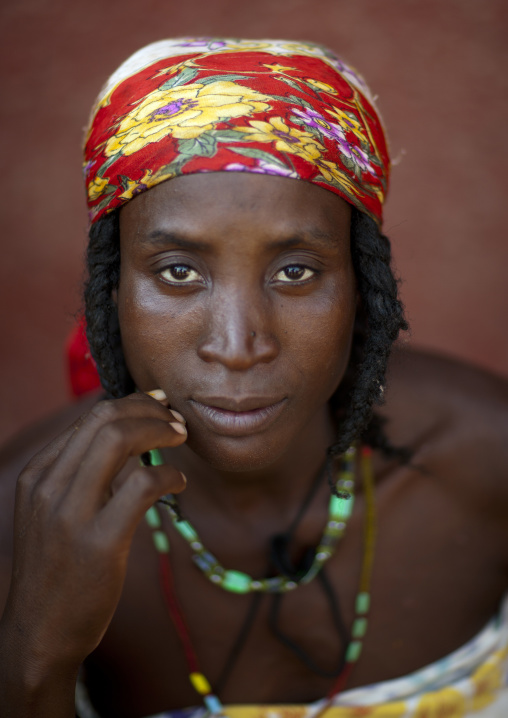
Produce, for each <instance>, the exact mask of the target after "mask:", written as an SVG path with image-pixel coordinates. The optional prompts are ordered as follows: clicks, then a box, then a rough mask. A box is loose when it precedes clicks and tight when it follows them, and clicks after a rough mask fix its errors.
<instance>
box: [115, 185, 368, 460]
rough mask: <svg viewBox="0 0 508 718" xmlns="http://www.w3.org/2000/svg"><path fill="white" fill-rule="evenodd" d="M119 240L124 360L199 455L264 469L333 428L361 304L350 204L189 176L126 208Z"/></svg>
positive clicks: (327, 195) (301, 191) (306, 192)
mask: <svg viewBox="0 0 508 718" xmlns="http://www.w3.org/2000/svg"><path fill="white" fill-rule="evenodd" d="M120 240H121V276H120V284H119V288H118V294H117V302H118V312H119V319H120V327H121V333H122V343H123V348H124V353H125V358H126V361H127V366H128V368H129V370H130V373H131V375H132V377H133V379H134V381H135V383H136V386H137V387H138V388H139V389H141V390H143V391H148V390H151V389H156V388H161V389H163V390H164V392H165V393H166V395H167V396H168V399H169V401H170V404H171V406H172V407H173V408H174V409H177V410H178V411H179V412H181V413H182V414H183V415H184V417H185V418H186V420H187V425H188V430H189V439H188V445H189V446H190V448H191V449H193V450H194V451H195V452H196V453H197V454H198V455H199V456H201V457H202V459H204V460H205V461H207V462H208V463H210V464H211V465H213V466H215V467H216V468H222V469H225V470H232V469H234V470H240V471H242V470H243V471H246V470H249V469H262V468H264V467H267V466H269V465H271V464H272V463H274V462H275V461H276V460H278V459H280V458H281V457H283V456H284V454H285V453H286V452H289V451H292V450H293V449H294V448H295V447H297V446H301V444H302V442H306V441H307V442H308V441H309V440H312V436H313V431H312V427H313V426H316V425H318V424H319V425H320V426H322V424H323V421H326V422H328V423H329V419H328V411H327V402H328V400H329V398H330V396H331V395H332V394H333V392H334V391H335V389H336V388H337V386H338V384H339V383H340V381H341V379H342V377H343V374H344V372H345V369H346V366H347V363H348V359H349V352H350V345H351V336H352V329H353V322H354V317H355V308H356V285H355V277H354V272H353V267H352V262H351V255H350V242H349V240H350V207H349V205H348V204H347V203H346V202H345V201H343V200H342V199H341V198H340V197H338V196H336V195H334V194H333V193H332V192H329V191H327V190H324V189H322V188H320V187H317V186H315V185H312V184H310V183H307V182H303V181H299V180H293V179H288V178H282V177H276V176H267V175H255V174H248V173H232V172H229V173H228V172H223V173H210V174H205V173H204V174H195V175H188V176H183V177H178V178H176V179H173V180H170V181H168V182H164V183H162V184H160V185H157V186H156V187H154V188H153V189H150V190H149V191H147V192H145V193H143V194H141V195H139V196H138V197H136V198H135V199H133V200H132V201H131V202H129V203H128V204H127V205H126V206H125V207H124V208H123V209H122V211H121V213H120Z"/></svg>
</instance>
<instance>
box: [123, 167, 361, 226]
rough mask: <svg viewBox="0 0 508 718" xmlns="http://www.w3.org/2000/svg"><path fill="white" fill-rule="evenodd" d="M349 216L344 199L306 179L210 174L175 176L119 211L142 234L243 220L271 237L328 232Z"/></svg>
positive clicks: (125, 221)
mask: <svg viewBox="0 0 508 718" xmlns="http://www.w3.org/2000/svg"><path fill="white" fill-rule="evenodd" d="M350 215H351V206H350V205H349V204H348V203H347V202H346V201H345V200H343V199H342V198H341V197H339V196H337V195H335V194H332V193H330V192H327V191H326V190H324V189H322V188H321V187H318V186H316V185H313V184H311V183H310V182H302V181H299V180H295V179H291V178H284V177H273V176H267V175H254V174H249V173H242V172H237V173H231V172H213V173H201V174H193V175H184V176H181V177H176V178H174V179H172V180H168V181H166V182H163V183H161V184H159V185H157V186H155V187H153V188H151V189H149V190H147V191H146V192H144V193H142V194H140V195H139V196H137V197H135V198H134V199H133V200H132V201H131V202H129V203H128V204H126V205H125V206H124V207H123V208H122V209H121V211H120V226H121V230H122V231H126V230H127V231H128V230H129V229H131V230H133V231H135V232H136V233H139V231H142V232H143V233H145V234H146V233H150V232H156V231H158V230H164V229H168V230H171V231H176V230H177V231H178V232H179V233H182V234H193V233H197V234H199V233H203V232H206V231H211V229H212V227H213V229H214V231H219V232H220V231H221V229H224V230H226V229H227V228H228V227H242V226H244V225H246V224H249V225H259V226H263V227H264V228H265V229H266V231H267V233H271V234H273V235H277V234H280V235H288V234H291V233H295V232H299V233H306V232H309V231H312V232H313V233H314V234H318V233H319V232H320V231H321V232H322V233H323V234H326V233H328V232H330V231H333V230H334V229H335V228H338V227H339V226H345V225H349V221H350ZM140 228H142V229H140Z"/></svg>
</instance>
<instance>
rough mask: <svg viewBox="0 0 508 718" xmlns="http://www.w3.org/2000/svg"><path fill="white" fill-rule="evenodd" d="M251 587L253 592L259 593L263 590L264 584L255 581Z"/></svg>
mask: <svg viewBox="0 0 508 718" xmlns="http://www.w3.org/2000/svg"><path fill="white" fill-rule="evenodd" d="M250 587H251V589H252V590H253V591H259V590H260V589H261V588H263V584H262V583H261V581H253V582H252V583H251V585H250Z"/></svg>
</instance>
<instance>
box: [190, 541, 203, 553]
mask: <svg viewBox="0 0 508 718" xmlns="http://www.w3.org/2000/svg"><path fill="white" fill-rule="evenodd" d="M190 547H191V549H192V550H193V551H202V549H203V544H202V543H200V542H199V541H193V542H192V543H191V545H190Z"/></svg>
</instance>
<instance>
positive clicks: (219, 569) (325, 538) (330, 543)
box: [146, 447, 356, 593]
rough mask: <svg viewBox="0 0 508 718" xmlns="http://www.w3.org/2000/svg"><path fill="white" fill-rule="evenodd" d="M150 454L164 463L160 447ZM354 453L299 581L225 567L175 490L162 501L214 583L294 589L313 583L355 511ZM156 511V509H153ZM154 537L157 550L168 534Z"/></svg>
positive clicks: (236, 588) (235, 588)
mask: <svg viewBox="0 0 508 718" xmlns="http://www.w3.org/2000/svg"><path fill="white" fill-rule="evenodd" d="M149 454H150V464H151V465H152V466H159V465H161V464H164V459H163V458H162V456H161V454H160V452H159V451H158V450H157V449H152V451H150V452H149ZM355 456H356V449H355V447H350V448H349V449H348V450H347V451H346V452H345V453H344V455H343V457H342V463H341V469H340V471H339V475H338V480H337V482H336V484H335V488H336V491H337V494H338V495H332V496H331V498H330V502H329V505H328V520H327V523H326V526H325V529H324V532H323V535H322V537H321V540H320V542H319V544H318V547H317V549H316V551H315V554H314V560H313V562H312V564H311V566H310V568H309V570H308V571H307V572H306V573H305V574H304V575H303V576H302V577H301V578H300V579H299V580H298V581H295V580H292V579H290V578H289V577H287V576H274V577H271V578H263V579H253V578H251V577H250V576H249V575H247V574H246V573H243V572H242V571H235V570H233V569H226V568H224V567H223V566H222V565H221V564H220V563H219V561H218V560H217V559H216V558H215V556H214V555H213V554H212V553H210V552H209V551H207V550H206V548H205V547H204V546H203V543H202V541H201V539H200V538H199V535H198V533H197V531H196V529H195V528H194V527H193V526H192V525H191V524H190V523H189V521H187V520H185V519H184V518H182V516H181V514H180V510H179V507H178V503H177V499H176V497H175V496H174V495H173V494H167V496H165V497H164V498H163V500H162V502H163V503H164V505H165V508H166V509H167V511H168V513H169V516H170V518H171V521H172V523H173V526H174V527H175V529H176V530H177V531H178V533H179V534H180V535H181V536H182V537H183V538H184V539H185V540H186V541H187V543H188V544H189V546H190V548H191V549H192V552H193V553H192V560H193V561H194V563H195V564H196V566H197V567H198V568H199V569H200V570H201V571H202V573H203V574H204V575H205V576H206V577H207V578H208V579H209V580H210V581H211V582H212V583H213V584H215V585H216V586H219V587H220V588H222V589H224V590H225V591H231V592H232V593H250V592H251V591H259V592H264V593H285V592H287V591H292V590H294V589H295V588H297V586H299V585H305V584H306V583H310V581H312V579H313V578H315V577H316V576H317V574H318V573H319V572H320V570H321V569H322V567H323V566H324V564H325V563H326V562H327V561H328V560H329V559H330V557H331V556H333V554H334V552H335V547H336V545H337V543H338V541H339V539H340V538H341V537H342V535H343V533H344V531H345V529H346V525H347V521H348V519H349V517H350V516H351V513H352V511H353V506H354V481H355ZM151 511H152V509H150V510H149V511H148V513H147V515H146V520H147V522H148V524H149V525H150V526H151V527H152V528H155V525H154V521H156V519H155V516H153V515H152V514H151V513H150V512H151ZM153 511H155V509H153ZM154 541H155V543H156V547H157V542H160V543H161V546H160V547H159V549H158V550H160V549H162V550H164V549H165V548H166V543H167V542H168V538H167V536H166V534H165V533H163V532H162V531H154ZM162 544H164V545H162ZM168 548H169V547H168Z"/></svg>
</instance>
